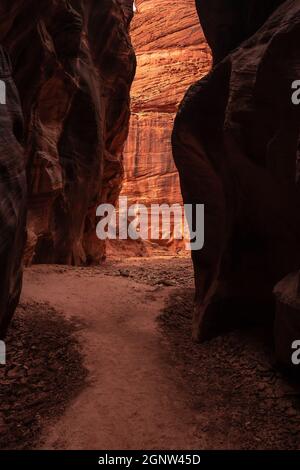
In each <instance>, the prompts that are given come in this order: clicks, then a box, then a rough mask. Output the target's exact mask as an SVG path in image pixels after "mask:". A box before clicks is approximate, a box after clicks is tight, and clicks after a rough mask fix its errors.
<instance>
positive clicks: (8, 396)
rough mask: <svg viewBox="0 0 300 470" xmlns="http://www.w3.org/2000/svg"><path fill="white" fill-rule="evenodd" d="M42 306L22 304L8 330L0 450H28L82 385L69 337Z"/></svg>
mask: <svg viewBox="0 0 300 470" xmlns="http://www.w3.org/2000/svg"><path fill="white" fill-rule="evenodd" d="M80 327H82V325H78V324H75V323H72V322H69V321H67V320H65V319H64V318H63V317H62V316H61V315H60V314H59V313H58V312H56V311H55V310H53V308H50V307H49V306H48V305H47V304H35V303H32V304H22V305H20V306H19V307H18V309H17V311H16V315H15V317H14V319H13V321H12V324H11V326H10V328H9V330H8V334H7V338H6V350H7V358H6V366H4V365H3V366H0V449H31V448H33V447H34V445H35V444H36V443H37V442H38V441H39V440H40V438H41V435H40V432H41V429H42V427H43V426H45V424H46V423H47V422H50V421H51V419H53V418H55V417H57V416H59V415H60V414H62V413H63V411H64V410H65V408H66V406H67V405H68V404H69V402H70V400H72V399H73V398H74V397H75V396H76V395H77V394H78V393H79V391H80V390H81V389H82V387H83V386H84V384H85V378H86V374H87V372H86V370H85V368H84V366H83V359H82V356H81V354H80V348H79V345H78V342H77V340H76V338H75V332H76V330H77V329H78V328H80Z"/></svg>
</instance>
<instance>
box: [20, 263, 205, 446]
mask: <svg viewBox="0 0 300 470" xmlns="http://www.w3.org/2000/svg"><path fill="white" fill-rule="evenodd" d="M127 276H128V275H127V273H126V272H125V273H123V275H121V276H118V277H116V276H112V275H108V273H107V272H105V270H104V271H103V270H102V271H101V270H97V269H95V270H93V269H82V270H81V269H76V268H73V269H72V268H60V267H55V266H54V267H52V266H51V267H50V266H35V267H33V268H31V269H28V270H26V273H25V278H24V288H23V295H22V301H23V302H29V303H30V302H37V301H38V302H48V303H49V304H50V306H51V307H53V308H54V309H56V310H57V311H59V312H62V315H63V316H64V317H66V318H67V319H68V318H72V319H76V320H77V321H78V320H79V321H82V322H83V326H82V328H81V329H80V331H79V332H78V333H77V334H78V335H79V341H80V344H81V346H82V352H83V355H84V358H85V366H86V367H87V369H88V371H89V376H88V379H87V380H88V385H87V387H86V388H85V389H84V390H83V391H82V392H81V393H80V394H79V396H78V397H77V398H76V399H75V400H74V401H73V402H72V403H71V405H70V406H69V407H68V409H67V411H66V412H65V414H64V415H63V416H62V417H61V418H60V419H59V420H58V422H57V423H56V424H54V425H53V426H51V428H50V429H46V430H45V433H44V438H43V444H42V448H46V449H136V448H144V449H151V448H152V449H154V448H162V449H163V448H165V449H175V448H182V449H183V448H184V449H193V448H195V449H196V448H199V447H200V448H204V447H207V445H206V442H205V439H204V440H203V442H201V438H200V440H199V434H198V433H197V434H198V435H197V437H196V436H195V414H194V412H193V411H192V410H191V408H190V407H189V404H188V398H187V396H186V395H185V392H184V391H183V387H182V385H181V383H180V380H181V379H180V377H179V376H177V373H176V371H175V370H174V367H173V364H172V362H171V360H170V359H168V351H167V350H166V348H165V346H164V345H163V343H162V340H161V336H160V334H159V332H158V329H157V324H156V318H157V316H158V315H159V313H160V312H161V310H162V308H163V306H164V303H165V299H166V298H167V297H168V294H169V292H170V289H172V287H160V286H158V287H157V286H153V285H149V284H141V283H138V284H137V283H136V282H135V281H134V280H133V279H131V278H129V277H127ZM203 436H204V437H205V435H203Z"/></svg>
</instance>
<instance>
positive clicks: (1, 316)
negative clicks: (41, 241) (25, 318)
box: [0, 47, 26, 338]
mask: <svg viewBox="0 0 300 470" xmlns="http://www.w3.org/2000/svg"><path fill="white" fill-rule="evenodd" d="M0 80H1V82H0V84H1V103H0V229H1V230H0V338H2V337H3V336H4V334H5V332H6V328H7V326H8V324H9V321H10V319H11V317H12V315H13V312H14V310H15V308H16V305H17V303H18V301H19V296H20V290H21V283H22V268H21V260H22V255H23V249H24V243H25V226H26V176H25V159H24V153H23V149H22V146H21V141H22V127H23V119H22V111H21V106H20V101H19V96H18V92H17V90H16V87H15V84H14V82H13V80H12V77H11V66H10V61H9V59H8V57H7V54H6V53H5V52H4V51H3V49H2V48H1V47H0ZM2 91H3V93H2Z"/></svg>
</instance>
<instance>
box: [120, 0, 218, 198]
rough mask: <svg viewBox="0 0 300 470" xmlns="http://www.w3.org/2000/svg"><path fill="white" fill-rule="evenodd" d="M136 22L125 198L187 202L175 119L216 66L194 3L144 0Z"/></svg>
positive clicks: (133, 37)
mask: <svg viewBox="0 0 300 470" xmlns="http://www.w3.org/2000/svg"><path fill="white" fill-rule="evenodd" d="M136 5H137V12H136V14H135V16H134V19H133V21H132V24H131V37H132V41H133V46H134V48H135V51H136V54H137V62H138V68H137V75H136V78H135V80H134V83H133V87H132V91H131V97H132V117H131V124H130V132H129V138H128V141H127V145H126V149H125V158H124V164H125V180H124V185H123V190H122V195H124V196H127V197H128V198H129V202H130V203H135V202H137V201H138V202H140V203H143V204H146V205H147V206H149V204H151V203H154V204H155V203H169V204H173V203H181V202H182V199H181V193H180V188H179V181H178V173H177V170H176V168H175V165H174V162H173V159H172V150H171V143H170V140H171V132H172V128H173V121H174V116H175V113H176V111H177V108H178V104H179V103H180V101H181V99H182V97H183V94H184V92H185V90H186V89H187V87H188V86H189V85H190V84H191V83H192V82H194V81H195V80H196V79H199V78H201V77H202V76H203V75H204V74H206V73H207V71H208V70H209V68H210V64H211V54H210V50H209V48H208V46H207V43H206V41H205V39H204V36H203V33H202V31H201V30H200V29H199V21H198V17H197V12H196V9H195V3H194V0H188V1H186V2H182V1H181V0H175V1H174V0H138V1H137V2H136Z"/></svg>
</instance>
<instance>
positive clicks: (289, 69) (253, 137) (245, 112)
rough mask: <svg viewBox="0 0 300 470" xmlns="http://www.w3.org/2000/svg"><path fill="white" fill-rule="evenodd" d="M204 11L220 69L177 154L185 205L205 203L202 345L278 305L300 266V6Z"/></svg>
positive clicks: (193, 110)
mask: <svg viewBox="0 0 300 470" xmlns="http://www.w3.org/2000/svg"><path fill="white" fill-rule="evenodd" d="M197 7H198V12H199V15H200V20H201V22H202V25H203V29H204V31H205V32H206V35H207V39H208V42H209V43H210V45H211V46H212V50H213V56H214V63H215V67H214V69H213V71H212V72H211V73H210V74H209V75H208V76H207V77H205V78H204V79H203V80H200V81H198V82H197V83H195V84H194V85H193V86H192V87H191V88H190V89H189V90H188V92H187V94H186V95H185V98H184V100H183V102H182V104H181V107H180V110H179V112H178V115H177V118H176V122H175V126H174V132H173V154H174V159H175V162H176V165H177V167H178V170H179V173H180V180H181V187H182V193H183V198H184V201H185V202H188V203H193V204H196V203H204V204H205V240H206V241H205V247H204V249H203V250H202V251H198V252H196V251H195V252H193V262H194V269H195V279H196V304H197V305H196V309H195V315H194V336H195V338H197V339H200V340H201V339H206V338H208V337H209V336H210V335H211V334H212V333H216V330H217V328H218V327H219V326H220V323H219V324H218V322H220V321H221V322H222V321H223V323H225V324H226V322H227V323H228V318H226V315H227V314H228V312H230V311H232V310H233V306H234V305H237V306H239V307H238V311H239V314H240V315H241V313H242V312H243V311H245V309H246V308H247V307H248V309H249V310H250V313H251V315H253V316H254V314H255V312H256V311H257V309H255V308H254V305H255V302H256V301H258V302H259V303H260V305H262V303H263V302H268V301H270V302H271V299H272V290H273V288H274V285H275V284H276V283H277V282H278V281H279V280H280V279H281V278H282V277H283V276H285V275H286V274H288V273H289V272H293V271H296V270H298V269H299V267H300V192H299V184H298V185H297V183H296V181H297V179H296V160H297V154H298V151H299V138H300V106H295V105H294V104H293V103H292V99H291V97H292V83H293V81H294V80H297V79H299V78H300V55H299V49H298V45H299V40H300V3H299V1H298V0H286V1H278V0H277V1H276V0H274V1H272V0H269V1H267V2H260V1H256V0H252V1H251V0H249V1H244V2H239V7H237V2H233V1H229V2H223V1H222V0H213V1H212V0H197ZM217 13H218V14H217ZM219 13H220V15H219ZM221 18H222V20H221ZM258 28H260V29H258ZM257 30H258V31H257ZM255 31H256V32H255ZM221 38H222V41H221ZM247 38H248V39H247ZM233 49H234V50H233ZM222 59H223V60H222ZM220 60H222V62H220ZM240 301H242V304H240ZM226 305H227V307H228V308H227V309H226V308H224V307H225V306H226ZM220 313H221V317H222V315H223V318H221V320H220V318H217V317H218V315H219V314H220ZM260 314H261V312H260ZM262 315H263V313H262ZM224 316H225V318H224Z"/></svg>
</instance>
